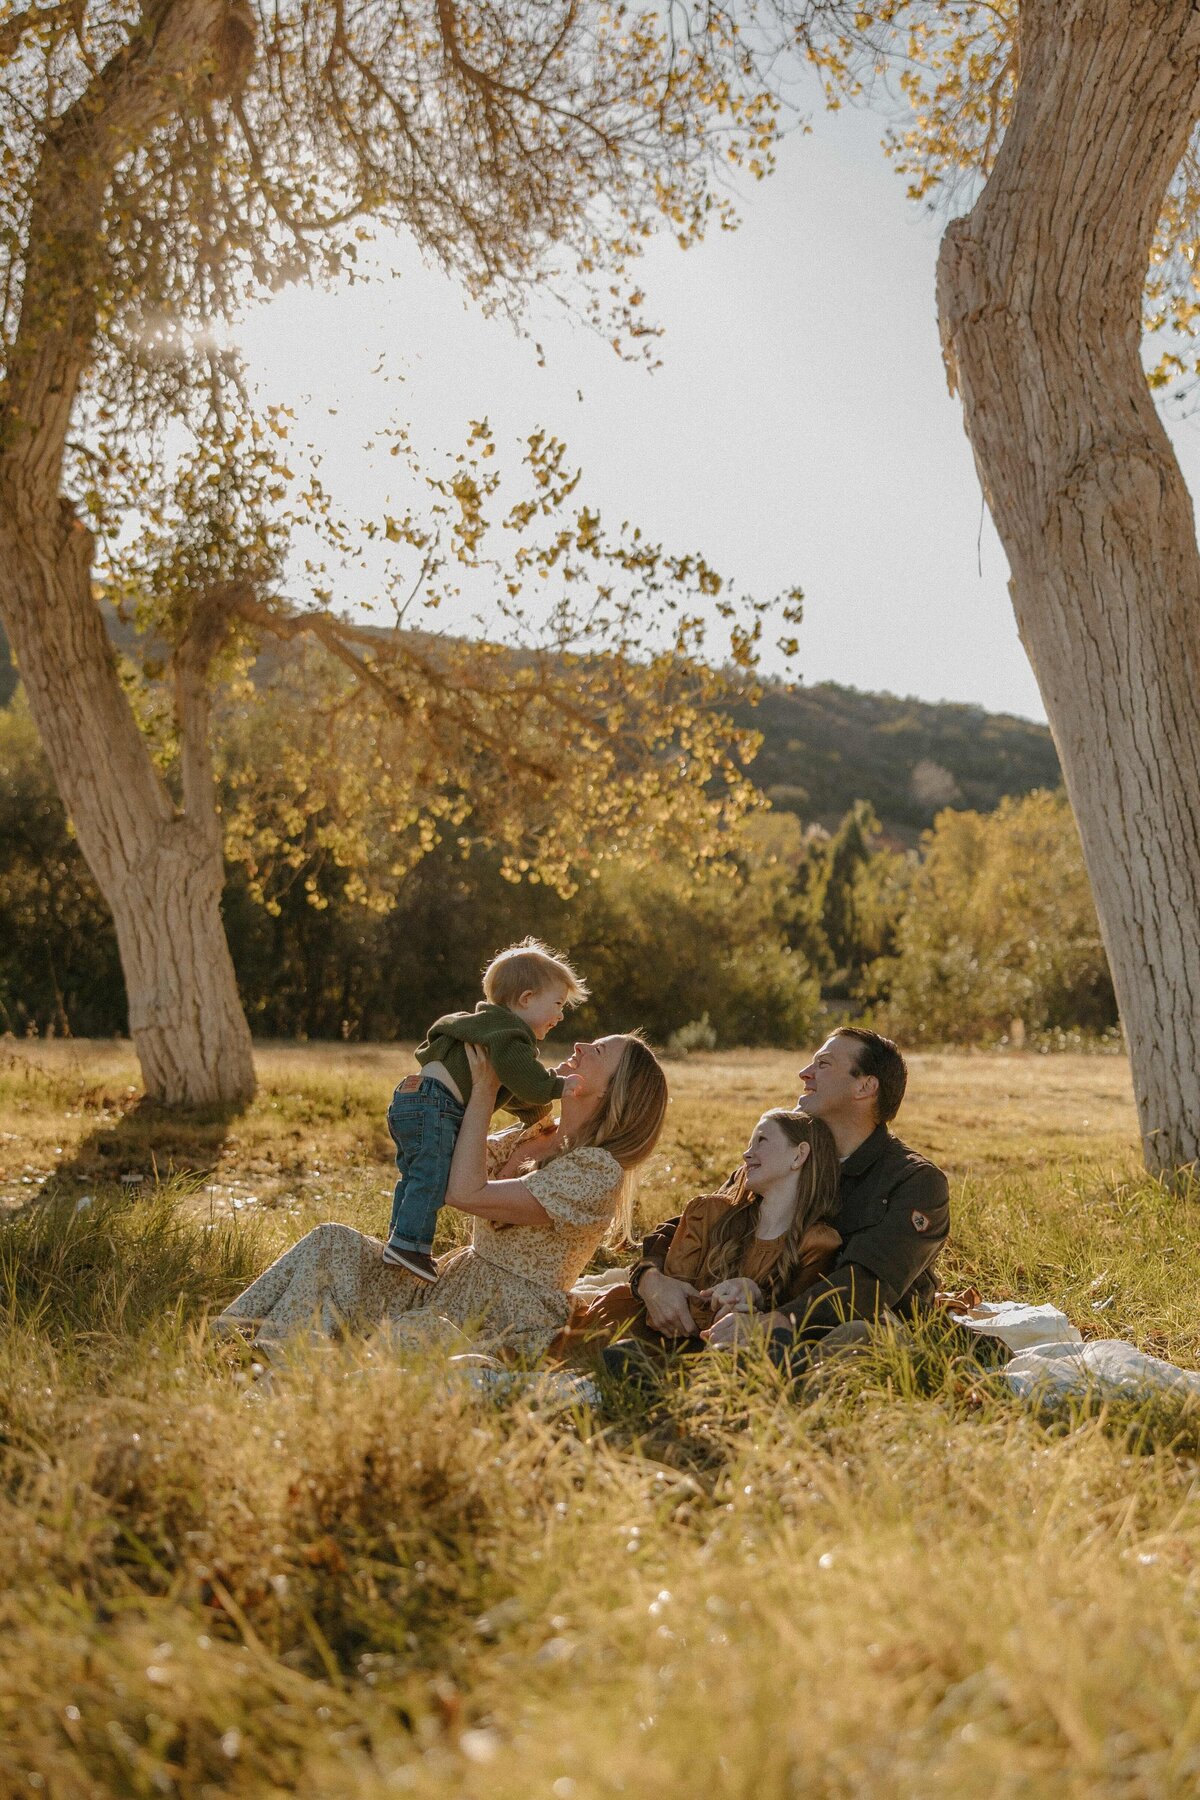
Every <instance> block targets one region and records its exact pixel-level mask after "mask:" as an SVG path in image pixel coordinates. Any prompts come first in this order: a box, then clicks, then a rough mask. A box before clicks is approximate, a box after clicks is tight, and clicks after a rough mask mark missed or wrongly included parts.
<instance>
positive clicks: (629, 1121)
mask: <svg viewBox="0 0 1200 1800" xmlns="http://www.w3.org/2000/svg"><path fill="white" fill-rule="evenodd" d="M621 1035H622V1036H623V1038H624V1039H625V1048H624V1050H623V1051H622V1052H621V1060H620V1061H619V1062H618V1064H617V1066H616V1068H615V1069H614V1071H613V1075H612V1080H611V1081H610V1082H609V1084H608V1086H607V1087H606V1088H605V1090H604V1093H603V1095H602V1096H601V1099H600V1104H599V1106H598V1107H597V1108H596V1110H595V1112H594V1113H592V1115H591V1117H590V1118H587V1119H585V1120H584V1122H583V1124H582V1125H581V1126H580V1127H579V1129H578V1131H575V1132H572V1134H571V1137H570V1139H569V1140H568V1141H567V1142H566V1143H564V1145H563V1149H564V1150H580V1149H582V1148H583V1147H584V1146H585V1145H593V1146H594V1147H595V1148H596V1149H603V1150H607V1151H608V1153H609V1155H610V1156H612V1157H615V1158H616V1160H617V1162H619V1163H620V1165H621V1169H622V1172H623V1175H624V1179H623V1180H622V1182H621V1191H620V1193H619V1194H618V1196H617V1208H616V1212H615V1213H614V1215H613V1222H612V1224H611V1226H610V1227H609V1230H608V1234H607V1236H606V1238H605V1240H604V1241H605V1243H607V1244H619V1243H622V1242H623V1241H624V1240H625V1239H626V1238H628V1237H629V1235H630V1232H631V1230H632V1227H633V1203H634V1199H635V1197H636V1194H637V1177H636V1174H635V1171H636V1170H637V1169H638V1168H639V1167H640V1165H641V1164H642V1163H644V1162H645V1161H646V1159H647V1157H648V1156H650V1154H651V1153H652V1151H653V1149H654V1146H655V1144H657V1142H658V1137H659V1133H660V1132H661V1130H662V1128H663V1120H664V1119H665V1118H666V1116H667V1078H666V1076H665V1075H664V1073H663V1069H662V1064H661V1063H660V1062H659V1060H658V1058H657V1057H656V1056H655V1054H654V1052H653V1050H651V1048H650V1046H649V1044H648V1043H647V1042H646V1040H645V1038H644V1037H643V1036H642V1034H641V1032H640V1031H627V1032H622V1034H621Z"/></svg>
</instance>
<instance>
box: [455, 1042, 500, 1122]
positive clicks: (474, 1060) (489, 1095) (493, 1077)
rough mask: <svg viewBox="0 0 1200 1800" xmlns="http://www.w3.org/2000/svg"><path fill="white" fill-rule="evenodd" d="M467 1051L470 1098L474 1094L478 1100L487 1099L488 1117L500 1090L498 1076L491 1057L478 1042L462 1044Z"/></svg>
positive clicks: (493, 1109) (493, 1108) (492, 1110)
mask: <svg viewBox="0 0 1200 1800" xmlns="http://www.w3.org/2000/svg"><path fill="white" fill-rule="evenodd" d="M463 1049H464V1050H465V1051H466V1053H467V1066H468V1068H469V1069H470V1071H471V1099H472V1100H473V1099H474V1098H475V1096H476V1094H478V1095H479V1097H480V1101H481V1103H482V1101H483V1100H489V1101H490V1102H491V1105H490V1106H489V1107H488V1117H489V1118H490V1117H491V1115H492V1113H493V1112H494V1111H495V1101H496V1095H497V1094H498V1093H499V1092H500V1077H499V1076H498V1075H497V1073H496V1071H495V1069H494V1068H493V1067H492V1059H491V1057H490V1056H489V1055H488V1053H487V1051H486V1050H484V1049H482V1048H481V1047H480V1045H478V1044H464V1045H463Z"/></svg>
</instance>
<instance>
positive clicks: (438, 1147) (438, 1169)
mask: <svg viewBox="0 0 1200 1800" xmlns="http://www.w3.org/2000/svg"><path fill="white" fill-rule="evenodd" d="M464 1111H465V1108H464V1107H462V1106H460V1104H459V1103H458V1101H457V1100H456V1099H455V1098H454V1095H453V1094H452V1093H451V1092H450V1091H449V1089H448V1088H445V1087H443V1086H442V1084H441V1082H440V1081H434V1080H433V1079H432V1078H430V1079H428V1080H425V1081H422V1082H421V1085H420V1087H419V1088H417V1089H416V1090H415V1091H409V1092H404V1091H402V1090H401V1089H397V1090H396V1093H395V1094H394V1095H393V1097H392V1104H391V1106H390V1107H389V1108H388V1130H389V1131H390V1132H391V1134H392V1139H393V1141H394V1143H395V1145H396V1166H397V1168H398V1169H399V1170H400V1179H399V1181H398V1182H397V1183H396V1191H395V1194H394V1195H393V1198H392V1218H391V1223H390V1225H389V1226H388V1238H389V1240H390V1242H392V1243H393V1244H398V1245H400V1246H401V1247H402V1248H404V1249H406V1250H426V1251H427V1250H430V1249H431V1248H432V1246H433V1239H434V1234H435V1232H436V1231H437V1216H438V1213H439V1212H440V1211H441V1209H442V1203H443V1202H444V1200H445V1198H446V1187H447V1184H448V1182H449V1180H450V1162H451V1159H452V1158H453V1156H454V1146H455V1144H456V1143H457V1141H458V1132H459V1127H460V1126H461V1124H462V1121H463V1113H464Z"/></svg>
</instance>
